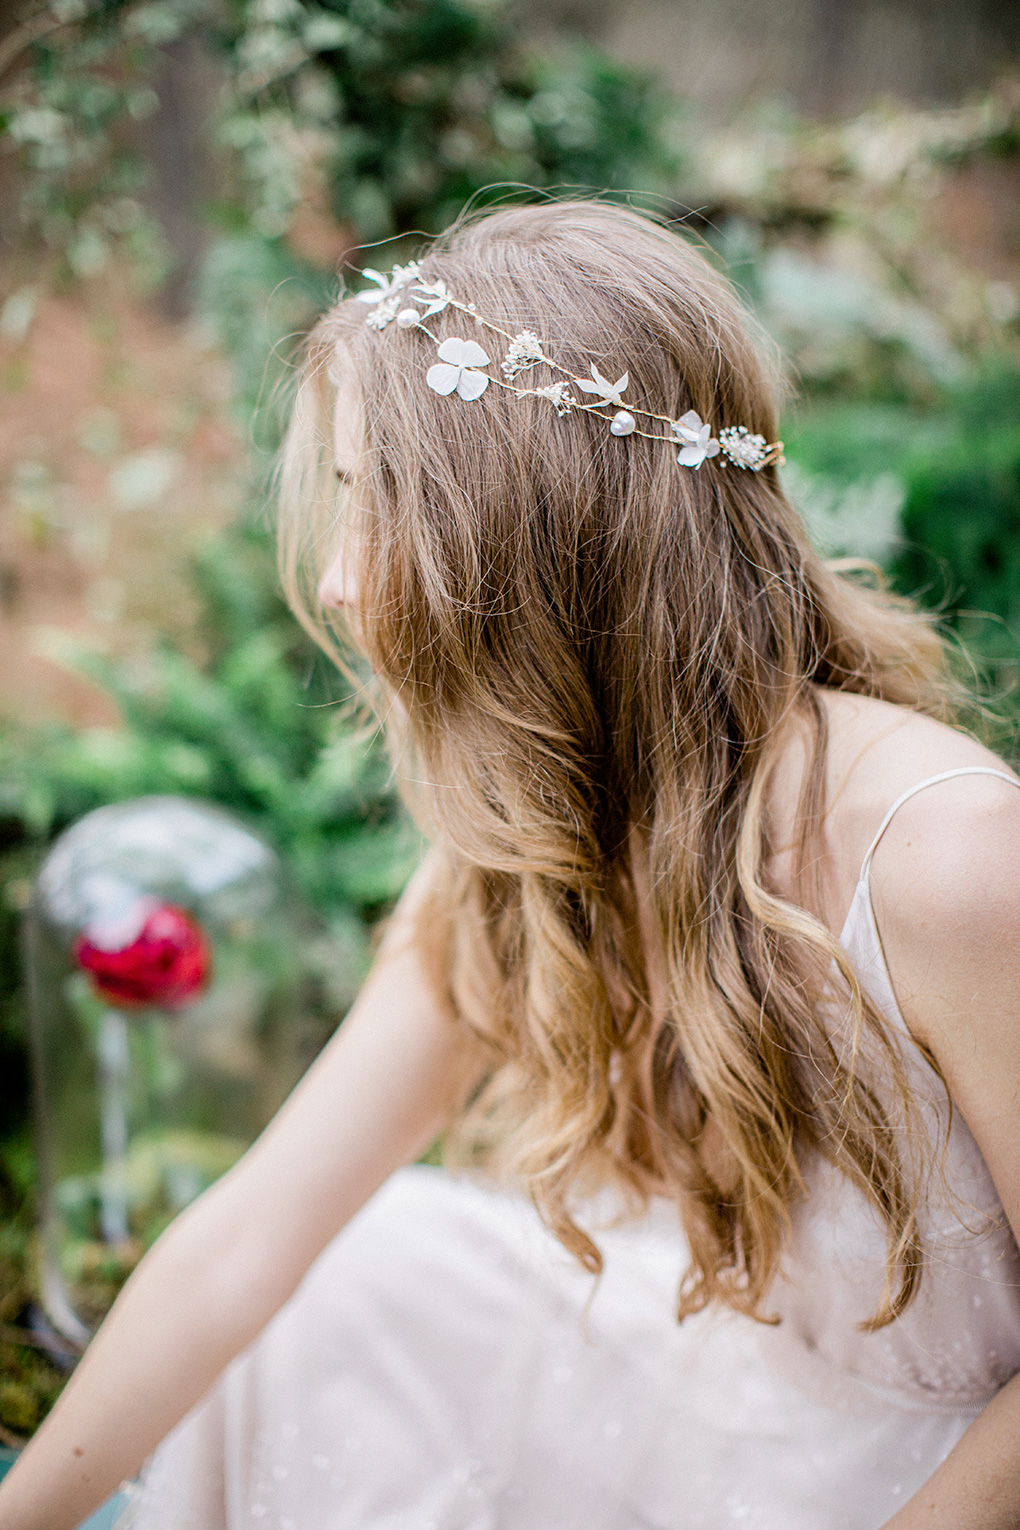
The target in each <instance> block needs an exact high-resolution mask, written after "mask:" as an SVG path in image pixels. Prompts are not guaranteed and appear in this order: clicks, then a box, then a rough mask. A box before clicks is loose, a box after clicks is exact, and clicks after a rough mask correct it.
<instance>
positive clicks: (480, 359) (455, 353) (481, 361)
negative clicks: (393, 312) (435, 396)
mask: <svg viewBox="0 0 1020 1530" xmlns="http://www.w3.org/2000/svg"><path fill="white" fill-rule="evenodd" d="M438 354H439V360H438V361H437V362H436V363H435V364H434V365H433V366H431V367H429V369H428V371H427V373H426V374H425V381H426V382H427V383H428V385H429V387H430V388H431V389H432V391H433V393H442V394H449V393H453V392H455V391H456V392H457V393H459V394H460V397H461V398H462V399H465V400H466V401H467V403H469V404H470V403H471V402H472V400H474V399H476V398H481V396H482V394H483V393H484V392H485V390H486V388H487V387H488V386H489V381H490V379H489V378H488V377H486V375H485V373H484V372H476V371H474V370H473V369H474V368H475V367H487V366H488V365H489V358H488V356H487V355H486V354H485V352H484V351H483V350H482V348H481V346H480V345H477V344H476V343H475V341H474V340H460V339H458V338H457V337H456V336H452V337H451V338H450V339H449V340H444V341H443V343H442V345H441V346H440V347H439V352H438Z"/></svg>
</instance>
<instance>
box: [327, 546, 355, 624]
mask: <svg viewBox="0 0 1020 1530" xmlns="http://www.w3.org/2000/svg"><path fill="white" fill-rule="evenodd" d="M353 599H354V590H353V588H352V581H351V574H350V569H349V566H348V564H347V560H346V559H345V558H343V557H342V556H340V555H338V556H337V557H335V558H334V559H333V561H332V563H331V564H330V565H329V568H328V569H327V570H326V572H325V573H324V574H323V576H322V578H321V579H320V581H319V600H320V602H321V603H322V605H324V606H329V607H331V608H332V609H333V610H334V611H339V610H342V608H343V607H344V606H349V605H351V604H352V603H353Z"/></svg>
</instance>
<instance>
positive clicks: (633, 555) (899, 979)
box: [0, 203, 1020, 1530]
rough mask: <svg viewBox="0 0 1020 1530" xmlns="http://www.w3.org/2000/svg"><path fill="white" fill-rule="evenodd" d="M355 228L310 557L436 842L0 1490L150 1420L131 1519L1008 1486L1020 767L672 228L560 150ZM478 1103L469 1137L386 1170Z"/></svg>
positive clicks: (801, 1521)
mask: <svg viewBox="0 0 1020 1530" xmlns="http://www.w3.org/2000/svg"><path fill="white" fill-rule="evenodd" d="M371 276H372V280H373V282H374V286H373V288H372V290H371V291H370V292H368V293H366V294H363V295H362V297H363V298H364V299H365V300H364V301H362V300H360V299H359V298H354V299H348V300H346V301H344V302H342V303H341V304H340V305H339V307H338V308H337V309H336V310H335V312H334V313H332V314H330V315H329V316H328V317H327V318H326V319H325V320H324V321H323V322H322V324H321V325H320V326H319V328H318V329H317V330H316V332H315V334H314V335H313V337H312V342H311V345H310V347H309V359H308V366H307V369H306V373H305V376H304V380H303V383H302V387H301V390H300V393H299V397H298V403H297V407H296V410H295V415H294V421H293V425H292V429H291V434H290V437H289V441H288V448H287V452H286V455H285V463H284V480H285V482H284V488H285V496H284V497H285V504H286V506H287V514H286V516H285V525H284V537H283V553H284V571H285V575H286V578H287V581H288V583H289V586H290V588H291V590H292V593H293V596H294V599H295V604H296V605H297V607H298V609H299V610H303V611H305V616H306V620H308V621H309V622H310V624H311V625H312V626H313V629H315V630H318V628H319V624H320V617H321V615H322V607H325V608H327V610H330V609H331V610H333V611H334V613H335V612H336V610H337V608H339V610H340V612H341V614H342V619H343V623H344V626H345V627H346V628H347V630H348V631H349V632H350V634H351V635H352V637H353V639H354V641H355V642H356V644H357V645H358V646H359V647H360V648H361V650H362V652H363V653H364V655H365V656H366V658H367V659H368V661H369V663H370V665H371V667H372V669H373V670H374V671H375V675H376V684H377V686H378V690H379V696H380V704H381V706H382V707H383V709H384V715H385V717H386V722H387V727H388V729H389V731H390V735H391V739H392V742H393V746H394V751H395V758H396V761H397V767H398V774H399V776H400V779H401V782H402V784H403V786H404V789H405V791H406V793H407V795H408V798H409V800H410V801H411V802H412V804H413V806H414V810H415V811H416V812H417V813H418V814H419V816H420V818H421V821H422V823H423V826H424V827H425V829H426V832H427V833H428V835H429V836H430V838H431V840H432V842H433V846H434V848H433V851H432V853H431V854H430V856H429V857H428V859H427V860H426V862H425V864H424V866H423V868H422V871H421V872H420V873H419V874H418V876H417V877H416V878H415V880H414V882H413V883H412V884H411V887H410V888H409V889H408V893H407V894H406V895H405V897H404V899H403V900H402V902H401V904H400V905H399V907H398V910H397V913H396V915H395V917H394V919H393V921H392V923H391V925H390V928H389V930H388V933H387V935H386V938H385V940H384V943H383V946H382V949H381V951H380V955H379V959H378V961H377V963H376V967H375V969H374V971H373V974H372V976H371V978H370V979H369V981H368V983H367V984H366V987H365V989H364V991H363V993H362V995H361V997H360V998H359V1000H358V1002H357V1004H356V1006H355V1008H354V1010H353V1012H352V1014H351V1016H350V1017H349V1018H348V1020H347V1021H346V1022H345V1023H344V1025H343V1027H342V1028H341V1030H340V1031H339V1033H338V1034H337V1036H336V1037H335V1038H334V1040H333V1041H332V1042H331V1043H330V1045H329V1046H328V1047H327V1048H326V1050H325V1052H324V1053H323V1054H322V1056H321V1057H320V1058H319V1060H318V1061H317V1062H316V1064H315V1065H314V1067H313V1068H312V1069H311V1070H310V1071H309V1073H308V1075H307V1076H306V1078H305V1079H304V1080H303V1082H302V1083H301V1085H300V1086H299V1087H298V1089H297V1090H296V1091H295V1092H294V1094H293V1095H292V1096H291V1098H290V1100H289V1101H288V1102H287V1104H286V1105H285V1106H284V1108H283V1109H282V1111H281V1112H280V1113H279V1115H278V1116H277V1118H276V1119H275V1120H274V1122H273V1123H272V1124H271V1125H270V1127H269V1128H268V1129H267V1130H266V1132H265V1133H264V1134H263V1136H262V1138H260V1140H259V1142H258V1143H257V1144H256V1145H255V1147H254V1148H253V1149H252V1150H251V1151H250V1152H249V1153H248V1154H247V1155H246V1156H245V1158H244V1159H243V1160H242V1161H241V1163H240V1164H239V1165H238V1166H237V1167H236V1168H235V1169H234V1170H232V1171H231V1173H229V1174H228V1175H226V1176H225V1177H224V1178H223V1179H222V1180H220V1181H219V1182H218V1184H217V1185H215V1186H214V1187H213V1188H212V1190H210V1191H209V1192H207V1194H206V1195H205V1196H203V1197H202V1198H201V1199H200V1200H199V1201H198V1202H196V1203H195V1204H194V1205H193V1206H192V1207H191V1208H190V1209H189V1210H188V1211H187V1212H185V1213H184V1214H183V1215H182V1216H181V1217H180V1218H179V1219H178V1220H177V1222H176V1223H175V1224H174V1225H173V1227H172V1228H171V1229H170V1230H169V1231H168V1232H167V1233H166V1234H165V1235H164V1236H163V1238H161V1239H160V1241H159V1243H158V1244H157V1245H156V1246H155V1248H154V1249H153V1250H152V1251H151V1252H150V1253H149V1254H148V1255H147V1256H146V1258H145V1260H143V1262H142V1264H141V1265H140V1266H139V1269H138V1271H137V1273H136V1274H135V1275H134V1276H132V1278H131V1280H130V1281H129V1282H128V1285H127V1286H126V1288H125V1290H124V1292H123V1294H122V1295H121V1297H120V1298H119V1300H118V1302H117V1303H116V1305H115V1307H114V1309H113V1311H112V1313H111V1315H110V1317H109V1318H108V1319H107V1321H106V1323H105V1324H104V1326H103V1328H102V1329H101V1331H100V1333H99V1335H98V1337H97V1338H96V1340H95V1342H94V1344H93V1345H92V1347H91V1348H90V1350H89V1352H88V1354H87V1355H86V1357H85V1359H84V1360H83V1362H82V1364H81V1366H80V1368H79V1370H78V1372H77V1373H76V1375H75V1377H74V1378H73V1380H72V1382H71V1383H70V1385H69V1386H68V1388H67V1390H66V1392H65V1394H64V1396H63V1398H62V1399H61V1401H60V1403H59V1404H58V1406H57V1407H56V1408H55V1410H54V1412H53V1414H52V1416H51V1418H50V1419H49V1420H48V1421H47V1423H46V1425H45V1426H44V1427H43V1429H42V1430H40V1432H39V1435H38V1436H37V1438H36V1439H35V1440H34V1441H33V1443H32V1445H31V1446H30V1447H29V1448H28V1449H27V1451H26V1452H25V1455H24V1458H23V1460H22V1462H21V1464H20V1465H19V1466H18V1468H17V1469H16V1470H15V1471H14V1472H13V1473H12V1474H11V1476H10V1477H9V1478H8V1480H7V1482H5V1484H4V1485H3V1488H2V1489H0V1524H2V1525H3V1526H4V1527H5V1530H44V1527H45V1530H64V1527H71V1526H73V1525H74V1524H75V1523H76V1522H77V1519H78V1518H79V1517H80V1516H81V1515H82V1514H83V1513H84V1512H86V1510H87V1509H88V1508H89V1507H90V1506H92V1505H93V1504H94V1503H96V1502H98V1501H100V1500H101V1499H102V1498H103V1497H104V1496H105V1495H106V1494H107V1493H108V1492H109V1491H110V1490H111V1489H112V1488H113V1487H114V1486H116V1484H117V1482H118V1481H119V1480H120V1479H121V1478H122V1477H123V1476H125V1475H128V1474H130V1473H133V1472H135V1471H136V1470H137V1468H138V1467H139V1466H140V1465H141V1463H142V1461H143V1458H145V1457H146V1456H147V1455H149V1453H150V1452H151V1451H152V1450H153V1448H154V1447H155V1446H156V1445H157V1443H158V1442H159V1441H160V1440H162V1439H163V1437H164V1436H166V1435H167V1433H168V1431H170V1430H173V1432H172V1433H171V1434H170V1435H169V1438H168V1439H166V1441H165V1443H164V1444H163V1445H162V1446H161V1448H160V1449H159V1450H158V1451H156V1454H155V1456H154V1458H153V1460H152V1462H151V1463H150V1466H149V1468H148V1469H147V1472H146V1474H145V1477H144V1486H143V1489H142V1490H141V1492H140V1493H139V1495H138V1497H137V1501H136V1504H135V1523H136V1524H137V1525H139V1526H141V1527H144V1530H156V1527H160V1530H170V1527H171V1526H172V1527H178V1526H184V1525H195V1526H202V1527H204V1530H214V1527H220V1526H224V1527H226V1526H229V1527H230V1530H237V1527H241V1526H244V1527H246V1530H247V1527H256V1526H261V1525H274V1526H278V1527H279V1530H327V1527H328V1530H340V1527H344V1530H346V1527H355V1526H356V1527H358V1530H384V1527H385V1530H391V1527H393V1530H395V1527H401V1530H404V1527H408V1530H410V1527H412V1526H421V1527H425V1526H432V1527H435V1530H439V1527H443V1530H469V1527H470V1530H482V1527H497V1526H498V1527H499V1530H523V1527H528V1530H539V1527H542V1530H553V1527H554V1526H555V1527H562V1530H573V1527H575V1526H576V1527H580V1526H584V1527H586V1530H634V1527H637V1526H656V1527H663V1530H665V1527H670V1530H689V1527H690V1530H693V1527H695V1526H707V1527H710V1530H721V1527H723V1526H730V1525H741V1526H753V1527H760V1530H780V1527H782V1530H802V1527H803V1530H808V1527H810V1530H823V1527H825V1530H836V1527H845V1530H877V1527H878V1526H880V1525H888V1526H890V1527H891V1530H921V1527H924V1530H941V1527H945V1530H949V1527H952V1530H962V1527H966V1526H972V1527H974V1530H999V1527H1005V1526H1007V1525H1015V1524H1018V1523H1020V1448H1018V1446H1017V1439H1018V1437H1020V1436H1018V1430H1020V1382H1018V1381H1017V1380H1016V1379H1015V1377H1016V1372H1017V1371H1018V1370H1020V1288H1018V1279H1017V1277H1018V1272H1020V1255H1018V1252H1017V1247H1016V1243H1015V1240H1014V1235H1013V1231H1011V1229H1013V1230H1015V1229H1016V1228H1017V1227H1018V1225H1020V1153H1018V1151H1017V1148H1016V1140H1015V1138H1016V1133H1015V1129H1014V1120H1015V1111H1016V1101H1017V1097H1018V1090H1020V1038H1018V1029H1020V1028H1018V1026H1017V1024H1016V1017H1015V1010H1016V997H1015V996H1016V993H1017V978H1018V976H1020V795H1018V793H1017V791H1016V786H1017V785H1018V784H1020V783H1018V782H1017V780H1016V778H1015V777H1013V776H1012V775H1010V774H1008V773H1007V772H1005V771H1004V770H1003V768H1002V766H1001V764H1000V763H999V762H998V760H996V759H995V757H994V756H992V755H990V754H989V753H988V752H987V751H986V750H985V749H984V748H983V747H981V746H980V745H979V744H978V743H976V742H975V741H974V740H973V739H972V738H970V737H969V736H967V735H966V734H964V733H963V732H960V731H958V730H957V729H956V728H954V727H953V726H952V722H953V719H954V716H955V715H956V713H955V706H956V702H957V697H956V695H955V692H954V689H953V686H952V684H951V682H950V680H949V678H948V676H947V670H946V664H945V659H944V653H943V649H942V646H941V643H940V641H939V639H938V637H937V635H936V633H935V632H934V630H933V629H932V627H931V626H930V625H929V624H928V623H926V621H925V620H924V619H922V617H921V616H920V615H918V614H917V613H916V612H915V611H913V609H912V608H910V607H909V606H908V605H907V604H905V603H903V602H899V601H896V600H894V599H892V598H891V597H889V596H888V595H884V594H881V593H876V592H875V591H874V590H872V589H870V588H867V587H866V586H865V585H864V584H862V583H859V582H854V581H853V580H852V579H847V578H841V577H840V576H839V575H838V574H836V573H834V572H832V571H830V570H828V569H826V568H825V567H824V566H823V565H822V564H821V563H820V562H819V560H818V559H817V557H816V556H815V555H814V553H813V552H812V551H811V549H810V547H809V545H808V544H807V541H806V539H805V536H804V533H803V530H802V528H801V527H800V525H799V522H798V520H797V517H796V515H795V514H794V512H793V511H792V510H791V509H790V507H789V506H788V504H787V503H786V501H785V500H784V498H783V495H782V491H781V488H780V485H779V482H778V480H777V477H776V466H777V463H778V460H779V458H780V456H781V447H780V446H779V444H778V443H776V442H775V440H774V436H775V423H774V400H773V389H772V385H771V380H770V377H769V374H768V372H767V369H766V368H765V366H764V364H763V362H762V360H761V357H760V355H759V354H758V352H757V350H756V349H755V347H754V346H753V345H752V343H751V341H750V339H749V338H748V335H747V331H746V327H745V323H744V320H743V318H742V315H741V313H740V311H739V308H738V306H737V304H736V302H735V300H734V298H733V296H732V294H731V293H730V292H729V291H728V289H727V288H726V287H725V285H724V283H723V282H722V281H721V280H720V279H719V278H718V277H717V276H716V275H714V274H713V273H712V271H711V270H710V268H709V267H708V266H707V264H706V263H705V262H704V261H703V259H702V258H701V257H700V256H699V255H698V254H697V253H695V252H694V251H693V250H692V248H691V247H690V246H689V245H688V244H687V243H685V242H684V241H683V240H681V239H679V238H677V237H676V236H675V235H673V234H671V233H669V232H667V231H666V230H664V229H662V228H660V227H657V226H655V225H654V224H652V223H651V222H649V221H646V220H645V219H643V218H641V217H639V216H638V215H636V214H634V213H631V212H625V211H622V210H620V209H617V208H612V207H609V206H606V205H602V204H597V203H575V204H568V205H555V204H543V205H541V206H535V207H526V208H516V209H511V210H504V211H500V212H497V213H494V214H492V215H489V216H485V217H482V218H480V219H478V220H476V221H474V222H470V223H467V224H465V225H463V226H461V227H460V228H458V229H457V230H455V231H454V232H453V234H452V235H451V236H449V237H448V238H447V239H445V240H443V241H441V242H440V243H439V244H438V245H436V246H435V247H434V248H433V249H432V250H431V251H430V252H429V253H428V254H427V255H426V256H425V257H424V258H423V259H422V261H421V262H420V263H418V264H416V265H412V266H408V267H403V268H401V267H398V268H395V270H394V272H393V274H392V276H390V277H383V276H381V275H379V274H378V273H371ZM334 406H335V420H334V426H335V439H334V442H333V444H332V446H331V448H330V453H329V455H331V457H332V460H331V461H329V462H328V463H327V462H325V460H324V459H325V455H326V454H324V452H323V450H322V440H323V430H322V423H321V422H322V419H323V415H324V414H328V413H329V412H330V411H332V410H333V409H334ZM324 466H326V467H328V471H329V472H330V473H333V472H335V473H337V474H338V475H339V477H340V479H341V483H342V486H343V488H342V493H341V495H340V499H339V501H337V498H336V496H335V493H333V492H327V490H326V489H325V488H324V487H323V468H324ZM334 487H335V486H334ZM320 581H321V582H320ZM316 584H318V588H319V596H318V602H316V600H315V599H312V600H311V601H310V602H309V601H308V600H307V599H306V598H305V594H304V592H305V591H306V590H307V589H308V588H310V587H311V588H314V587H315V585H316ZM950 1101H951V1102H952V1106H950ZM443 1130H446V1131H447V1135H448V1139H449V1141H450V1143H451V1147H452V1150H453V1152H454V1153H455V1154H459V1156H460V1158H461V1160H462V1161H466V1162H467V1163H468V1164H470V1165H473V1166H474V1167H475V1168H480V1169H485V1170H487V1171H488V1178H482V1177H480V1176H479V1175H478V1174H477V1173H472V1174H468V1175H464V1176H461V1177H450V1176H448V1175H446V1174H444V1173H442V1172H441V1171H438V1170H430V1169H424V1168H418V1169H407V1170H404V1171H402V1172H401V1173H398V1174H394V1171H395V1170H397V1169H398V1168H399V1167H400V1165H403V1164H407V1163H409V1162H410V1161H411V1160H413V1159H414V1158H415V1157H416V1156H418V1155H419V1154H420V1153H421V1151H422V1150H423V1149H424V1148H425V1147H426V1146H427V1145H428V1144H429V1142H430V1141H432V1140H433V1139H434V1138H435V1137H436V1135H437V1134H438V1133H439V1132H440V1131H443ZM391 1175H392V1176H393V1178H392V1179H391V1180H390V1183H389V1184H388V1185H387V1186H386V1188H385V1189H384V1190H383V1191H382V1192H381V1194H380V1195H378V1196H376V1197H375V1199H374V1200H373V1201H372V1203H371V1205H368V1206H366V1207H365V1210H364V1211H363V1212H361V1214H360V1215H359V1216H357V1218H356V1219H355V1221H354V1222H353V1223H352V1225H351V1226H350V1227H349V1228H348V1229H347V1230H346V1231H344V1232H343V1233H340V1229H341V1228H343V1227H344V1225H345V1224H346V1223H347V1222H348V1220H349V1219H350V1218H351V1217H353V1216H354V1214H355V1213H356V1212H358V1210H359V1208H361V1207H362V1206H365V1203H366V1202H367V1201H368V1200H369V1198H370V1197H371V1196H373V1194H374V1192H375V1191H377V1190H378V1189H379V1187H380V1186H382V1185H383V1182H384V1181H386V1180H387V1179H388V1178H389V1177H390V1176H391ZM514 1187H518V1188H517V1190H515V1189H514ZM521 1187H523V1189H525V1190H526V1191H528V1192H529V1193H530V1198H531V1199H530V1201H529V1200H528V1199H527V1198H526V1197H524V1196H522V1195H521V1194H520V1193H519V1190H520V1188H521ZM532 1203H534V1206H537V1208H538V1211H539V1212H540V1213H541V1220H539V1218H538V1217H536V1216H535V1214H534V1211H533V1209H532ZM543 1223H544V1227H543ZM338 1234H339V1236H338ZM571 1256H572V1257H571ZM599 1271H601V1275H599V1274H598V1272H599ZM281 1309H282V1310H281ZM274 1314H275V1316H274ZM678 1316H679V1318H680V1320H681V1321H680V1322H679V1323H678V1322H677V1321H676V1319H677V1317H678ZM270 1320H271V1321H270ZM267 1325H268V1326H267ZM242 1351H244V1353H241V1352H242ZM235 1357H239V1358H236V1359H235ZM231 1362H232V1363H231ZM224 1367H227V1369H226V1370H225V1371H224ZM221 1373H223V1374H222V1375H221ZM217 1378H219V1379H217ZM189 1409H190V1410H192V1411H191V1412H190V1413H188V1410H189ZM186 1413H188V1417H187V1418H185V1419H184V1422H183V1423H181V1424H180V1425H179V1427H177V1428H176V1429H174V1426H175V1425H177V1424H178V1420H181V1419H182V1417H183V1416H184V1415H185V1414H186Z"/></svg>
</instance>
